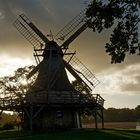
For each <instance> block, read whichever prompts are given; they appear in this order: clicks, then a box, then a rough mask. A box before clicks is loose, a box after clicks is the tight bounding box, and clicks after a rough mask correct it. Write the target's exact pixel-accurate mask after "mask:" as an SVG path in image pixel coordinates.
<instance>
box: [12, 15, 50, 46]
mask: <svg viewBox="0 0 140 140" xmlns="http://www.w3.org/2000/svg"><path fill="white" fill-rule="evenodd" d="M14 26H15V27H16V28H17V30H18V31H19V32H20V33H21V34H22V35H23V36H24V37H25V38H26V39H27V40H28V41H29V42H30V43H31V44H32V45H33V46H34V47H36V48H38V47H39V46H43V45H44V43H47V42H49V40H48V39H47V38H46V37H45V35H43V33H42V32H41V31H40V30H39V29H38V28H37V27H36V26H35V25H34V24H33V23H32V22H31V21H30V20H29V19H28V18H27V17H26V16H25V15H24V14H21V15H19V17H18V18H17V20H16V21H15V22H14Z"/></svg>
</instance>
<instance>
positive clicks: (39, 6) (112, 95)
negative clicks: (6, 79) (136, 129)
mask: <svg viewBox="0 0 140 140" xmlns="http://www.w3.org/2000/svg"><path fill="white" fill-rule="evenodd" d="M87 3H88V0H87ZM85 6H86V1H85V0H59V1H58V0H0V29H1V30H0V77H2V76H5V75H9V74H11V73H12V72H13V71H14V70H16V69H17V68H19V67H24V66H26V65H32V64H34V65H35V60H34V57H33V55H32V54H33V47H32V45H31V44H29V43H28V41H27V40H26V39H24V38H23V37H22V36H21V35H20V33H19V32H18V31H17V30H16V29H15V28H14V26H13V23H14V21H15V20H16V18H17V17H18V15H19V14H22V13H24V14H26V15H27V16H28V17H29V18H30V20H31V21H32V22H33V23H35V25H36V26H37V27H38V28H39V29H40V30H41V31H43V33H44V34H45V35H47V34H48V33H49V32H50V30H51V31H52V34H56V33H57V32H58V31H59V30H60V29H61V28H62V27H64V26H65V25H66V23H67V22H68V21H70V20H71V19H72V18H73V17H74V16H76V15H77V14H78V13H79V12H80V11H81V10H82V9H84V7H85ZM110 33H111V29H110V30H105V31H103V32H102V33H101V34H99V33H95V32H93V31H92V30H90V29H87V30H86V31H84V32H83V33H82V34H81V35H80V36H79V37H78V38H77V39H76V40H75V41H74V42H73V43H71V45H70V49H71V50H76V56H77V57H78V58H79V59H80V60H81V61H82V62H83V63H84V64H85V65H86V66H87V67H88V68H89V69H90V70H91V71H92V72H93V73H94V74H95V76H96V77H97V78H98V79H99V81H100V84H99V85H98V86H97V87H96V88H95V89H94V91H93V93H98V94H100V95H101V96H102V97H103V98H104V99H105V108H108V107H115V108H125V107H126V108H128V107H129V108H135V107H136V106H137V105H140V61H139V60H140V56H136V55H135V56H129V55H128V56H127V58H126V59H125V61H124V62H123V63H121V64H111V63H110V57H109V56H108V54H106V53H105V47H104V46H105V44H106V43H107V42H108V41H109V36H110Z"/></svg>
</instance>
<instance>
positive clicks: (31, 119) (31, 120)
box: [29, 105, 33, 131]
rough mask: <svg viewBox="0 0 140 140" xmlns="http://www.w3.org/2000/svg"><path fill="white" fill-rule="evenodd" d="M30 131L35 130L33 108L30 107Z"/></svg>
mask: <svg viewBox="0 0 140 140" xmlns="http://www.w3.org/2000/svg"><path fill="white" fill-rule="evenodd" d="M29 119H30V131H32V130H33V106H32V105H31V106H30V118H29Z"/></svg>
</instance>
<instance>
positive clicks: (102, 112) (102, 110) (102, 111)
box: [101, 108, 104, 129]
mask: <svg viewBox="0 0 140 140" xmlns="http://www.w3.org/2000/svg"><path fill="white" fill-rule="evenodd" d="M101 114H102V129H104V109H103V108H102V109H101Z"/></svg>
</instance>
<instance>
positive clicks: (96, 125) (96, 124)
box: [94, 110, 98, 129]
mask: <svg viewBox="0 0 140 140" xmlns="http://www.w3.org/2000/svg"><path fill="white" fill-rule="evenodd" d="M94 118H95V128H96V129H98V118H97V110H95V113H94Z"/></svg>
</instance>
